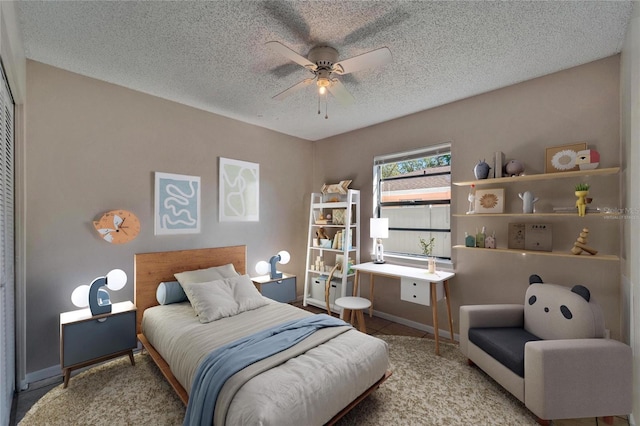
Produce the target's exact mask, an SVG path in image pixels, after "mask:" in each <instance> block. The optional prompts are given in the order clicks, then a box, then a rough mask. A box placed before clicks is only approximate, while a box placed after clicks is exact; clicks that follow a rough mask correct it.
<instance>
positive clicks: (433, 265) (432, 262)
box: [428, 257, 436, 274]
mask: <svg viewBox="0 0 640 426" xmlns="http://www.w3.org/2000/svg"><path fill="white" fill-rule="evenodd" d="M428 264H429V273H430V274H435V273H436V259H435V257H429V261H428Z"/></svg>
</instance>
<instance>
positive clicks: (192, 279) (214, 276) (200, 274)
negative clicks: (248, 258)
mask: <svg viewBox="0 0 640 426" xmlns="http://www.w3.org/2000/svg"><path fill="white" fill-rule="evenodd" d="M173 276H174V277H176V279H177V280H178V281H179V282H180V284H181V285H182V286H183V287H184V285H185V284H189V283H204V282H211V281H215V280H223V279H225V278H231V277H237V276H238V273H237V272H236V268H235V267H234V266H233V263H229V264H226V265H222V266H213V267H211V268H207V269H197V270H195V271H184V272H178V273H177V274H173Z"/></svg>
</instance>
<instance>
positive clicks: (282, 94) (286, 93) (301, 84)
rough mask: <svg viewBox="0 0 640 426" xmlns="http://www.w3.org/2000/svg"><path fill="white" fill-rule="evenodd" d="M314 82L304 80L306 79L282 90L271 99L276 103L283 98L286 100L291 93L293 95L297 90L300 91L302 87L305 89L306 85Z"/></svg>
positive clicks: (310, 79) (308, 79) (307, 79)
mask: <svg viewBox="0 0 640 426" xmlns="http://www.w3.org/2000/svg"><path fill="white" fill-rule="evenodd" d="M314 80H315V78H306V79H304V80H302V81H301V82H299V83H296V84H294V85H293V86H291V87H289V88H288V89H286V90H283V91H282V92H280V93H278V94H277V95H275V96H274V97H273V99H275V100H277V101H281V100H283V99H285V98H288V97H289V96H290V95H292V94H293V93H295V92H297V91H298V90H300V89H302V88H303V87H307V86H308V85H310V84H311V83H313V81H314Z"/></svg>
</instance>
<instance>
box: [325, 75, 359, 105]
mask: <svg viewBox="0 0 640 426" xmlns="http://www.w3.org/2000/svg"><path fill="white" fill-rule="evenodd" d="M328 89H329V92H331V94H332V95H333V96H334V97H335V98H336V99H337V100H338V102H340V103H341V104H342V105H349V104H352V103H353V102H354V101H355V99H354V98H353V95H352V94H351V93H349V91H348V90H347V88H346V87H344V84H342V83H341V82H340V80H338V79H337V78H334V79H333V80H331V85H330V86H329V87H328Z"/></svg>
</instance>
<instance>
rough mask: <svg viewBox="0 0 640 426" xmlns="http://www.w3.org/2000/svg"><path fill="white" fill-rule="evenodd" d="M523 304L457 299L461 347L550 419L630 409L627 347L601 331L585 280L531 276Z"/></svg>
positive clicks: (471, 359) (599, 314)
mask: <svg viewBox="0 0 640 426" xmlns="http://www.w3.org/2000/svg"><path fill="white" fill-rule="evenodd" d="M530 282H531V285H530V286H529V288H528V289H527V293H526V297H525V304H524V305H512V304H501V305H475V306H461V307H460V350H461V351H462V352H463V354H464V355H465V356H466V357H467V358H468V359H469V362H470V364H475V365H477V366H478V367H479V368H481V369H482V370H483V371H484V372H485V373H487V374H488V375H489V376H491V377H492V378H493V379H494V380H495V381H496V382H498V383H499V384H500V385H502V386H503V387H504V388H505V389H506V390H508V391H509V392H511V393H512V394H513V395H514V396H515V397H516V398H518V399H519V400H520V401H522V402H523V403H524V404H525V405H526V407H527V408H528V409H529V410H531V411H532V412H533V413H534V414H535V415H536V416H538V419H539V422H540V423H541V424H547V423H548V420H551V419H565V418H580V417H605V418H606V419H605V420H608V421H607V422H611V421H612V418H611V417H610V416H614V415H627V414H629V413H630V412H631V411H632V354H631V348H630V347H629V346H628V345H625V344H623V343H621V342H618V341H616V340H611V339H605V338H604V334H605V328H604V322H603V319H602V318H603V317H602V311H601V309H600V306H599V305H598V304H597V303H595V302H594V301H593V300H591V298H590V294H589V290H587V289H586V288H585V287H582V286H575V287H574V288H573V289H569V288H568V287H563V286H558V285H553V284H542V280H540V278H539V277H538V276H532V277H531V279H530Z"/></svg>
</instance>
